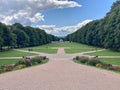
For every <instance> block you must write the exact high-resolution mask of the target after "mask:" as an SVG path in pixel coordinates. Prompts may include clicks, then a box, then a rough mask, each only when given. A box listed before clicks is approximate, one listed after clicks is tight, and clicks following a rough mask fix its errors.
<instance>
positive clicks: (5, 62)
mask: <svg viewBox="0 0 120 90" xmlns="http://www.w3.org/2000/svg"><path fill="white" fill-rule="evenodd" d="M19 60H20V59H0V65H8V64H15V63H16V62H17V61H19Z"/></svg>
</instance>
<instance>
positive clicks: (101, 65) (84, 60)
mask: <svg viewBox="0 0 120 90" xmlns="http://www.w3.org/2000/svg"><path fill="white" fill-rule="evenodd" d="M74 61H75V62H78V63H82V64H86V65H90V66H95V67H99V68H104V69H107V70H113V71H118V72H120V66H114V65H112V64H109V63H105V62H102V61H100V60H99V58H95V57H94V58H88V57H85V56H81V57H79V56H76V57H75V58H74Z"/></svg>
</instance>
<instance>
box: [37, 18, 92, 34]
mask: <svg viewBox="0 0 120 90" xmlns="http://www.w3.org/2000/svg"><path fill="white" fill-rule="evenodd" d="M91 21H92V20H90V19H87V20H85V21H83V22H81V23H78V24H77V25H74V26H64V27H60V28H57V27H56V26H55V25H37V26H36V27H39V28H40V29H43V30H45V31H46V32H47V33H49V34H53V35H56V36H65V35H67V34H70V33H73V32H75V31H76V30H78V29H79V28H81V27H83V26H85V25H86V24H87V23H89V22H91Z"/></svg>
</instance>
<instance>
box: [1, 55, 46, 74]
mask: <svg viewBox="0 0 120 90" xmlns="http://www.w3.org/2000/svg"><path fill="white" fill-rule="evenodd" d="M47 61H48V59H47V58H46V56H36V57H33V58H30V57H29V58H28V57H23V59H22V60H20V61H18V62H17V63H15V64H10V65H4V66H0V73H4V72H8V71H13V70H18V69H22V68H26V67H30V66H33V65H38V64H43V63H46V62H47Z"/></svg>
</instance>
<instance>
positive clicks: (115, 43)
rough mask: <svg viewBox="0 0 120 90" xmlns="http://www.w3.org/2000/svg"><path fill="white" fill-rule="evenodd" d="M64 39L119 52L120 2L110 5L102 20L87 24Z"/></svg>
mask: <svg viewBox="0 0 120 90" xmlns="http://www.w3.org/2000/svg"><path fill="white" fill-rule="evenodd" d="M65 39H66V40H69V41H73V42H79V43H84V44H88V45H93V46H99V47H103V48H108V49H112V50H116V51H120V0H117V1H116V2H115V3H114V4H113V5H112V7H111V11H110V12H108V13H107V14H106V16H105V17H104V18H102V19H100V20H94V21H92V22H90V23H88V24H87V25H85V26H84V27H82V28H80V29H78V30H77V31H76V32H74V33H72V34H69V35H67V36H66V37H65Z"/></svg>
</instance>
